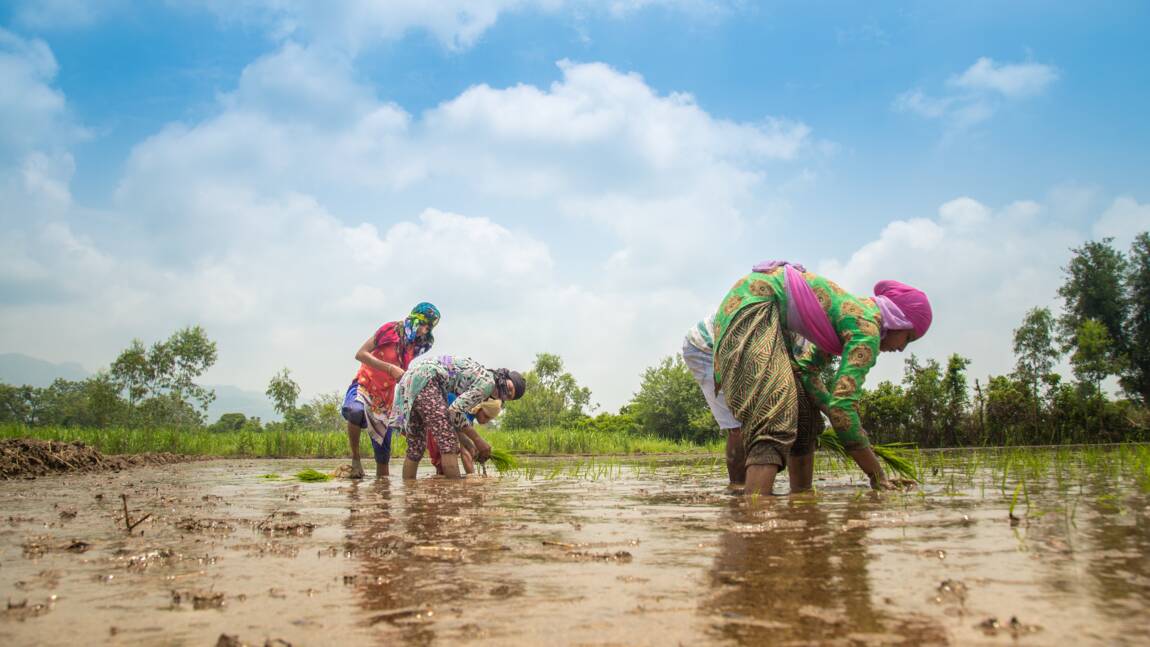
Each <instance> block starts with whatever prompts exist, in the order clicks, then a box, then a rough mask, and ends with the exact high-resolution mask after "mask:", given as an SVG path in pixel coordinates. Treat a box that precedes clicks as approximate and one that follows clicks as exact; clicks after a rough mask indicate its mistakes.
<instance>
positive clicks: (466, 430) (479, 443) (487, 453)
mask: <svg viewBox="0 0 1150 647" xmlns="http://www.w3.org/2000/svg"><path fill="white" fill-rule="evenodd" d="M462 431H463V435H465V436H467V437H468V438H470V439H471V442H473V443H475V450H476V452H477V454H476V456H475V458H476V459H478V460H479V462H481V463H482V462H483V461H485V460H487V459H488V458H490V457H491V445H490V444H489V443H488V442H487V441H486V440H483V437H482V436H480V435H479V433H478V432H476V431H475V427H473V426H471V425H464V426H463V429H462Z"/></svg>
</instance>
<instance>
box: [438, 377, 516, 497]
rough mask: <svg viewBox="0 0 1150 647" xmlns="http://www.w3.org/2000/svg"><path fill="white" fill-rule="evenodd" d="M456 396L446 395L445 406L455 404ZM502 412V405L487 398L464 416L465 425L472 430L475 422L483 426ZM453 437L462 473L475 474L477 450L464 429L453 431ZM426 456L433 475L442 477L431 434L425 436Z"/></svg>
mask: <svg viewBox="0 0 1150 647" xmlns="http://www.w3.org/2000/svg"><path fill="white" fill-rule="evenodd" d="M456 397H457V396H456V395H455V394H454V393H448V394H447V404H448V405H451V404H452V403H453V402H455V398H456ZM502 410H503V403H502V402H500V401H499V400H496V399H495V398H487V399H486V400H484V401H483V402H480V403H479V404H477V405H475V406H474V407H472V408H471V411H468V412H467V413H466V414H465V415H466V417H467V425H469V426H471V427H472V429H473V430H474V427H475V424H474V423H476V422H478V423H479V424H481V425H485V424H487V423H489V422H491V421H492V420H494V419H495V416H498V415H499V412H500V411H502ZM455 437H456V438H458V439H459V460H460V461H461V462H462V463H463V471H465V472H467V473H468V474H474V473H475V456H476V454H477V453H478V450H477V449H476V447H475V443H474V442H472V440H471V438H469V437H468V436H467V432H466V428H460V429H457V430H456V431H455ZM427 455H428V456H429V457H430V458H431V464H432V465H434V466H435V473H436V474H439V475H441V476H442V475H443V460H442V459H441V458H440V455H439V445H437V444H435V436H433V435H432V434H430V433H429V434H428V435H427Z"/></svg>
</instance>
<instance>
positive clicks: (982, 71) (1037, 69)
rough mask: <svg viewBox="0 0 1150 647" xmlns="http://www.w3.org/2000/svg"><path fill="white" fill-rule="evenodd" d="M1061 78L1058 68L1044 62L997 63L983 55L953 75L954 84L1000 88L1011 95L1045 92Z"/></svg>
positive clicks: (952, 81)
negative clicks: (958, 73)
mask: <svg viewBox="0 0 1150 647" xmlns="http://www.w3.org/2000/svg"><path fill="white" fill-rule="evenodd" d="M1056 80H1058V70H1057V68H1055V67H1053V66H1051V65H1043V64H1042V63H1003V64H1001V65H1000V64H996V63H995V62H994V61H993V60H992V59H989V58H986V57H982V58H980V59H978V60H977V61H975V63H974V65H971V66H970V67H969V68H967V69H966V71H965V72H963V73H962V74H960V75H959V76H956V77H954V78H952V79H950V81H949V83H950V85H953V86H955V87H958V88H963V89H966V90H972V91H976V92H982V91H989V92H997V93H999V94H1001V95H1003V96H1005V97H1009V98H1021V97H1029V96H1034V95H1036V94H1040V93H1042V91H1043V90H1045V89H1046V88H1047V87H1048V86H1049V85H1050V84H1051V83H1054V82H1055V81H1056Z"/></svg>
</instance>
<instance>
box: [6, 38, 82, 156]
mask: <svg viewBox="0 0 1150 647" xmlns="http://www.w3.org/2000/svg"><path fill="white" fill-rule="evenodd" d="M57 72H59V65H57V63H56V57H55V56H53V55H52V50H51V49H49V47H48V45H47V44H46V43H44V41H42V40H39V39H35V38H24V37H22V36H19V35H17V34H14V33H12V32H10V31H7V30H5V29H3V28H0V87H3V88H4V92H2V93H0V156H3V157H9V158H10V157H11V156H17V157H18V156H20V155H23V154H26V153H27V152H28V151H30V150H33V149H37V148H46V147H52V148H55V147H58V146H60V145H63V144H67V143H71V142H72V141H73V140H74V139H75V138H76V137H77V136H79V135H80V134H82V131H81V130H80V129H79V128H78V127H77V126H76V125H75V124H73V123H72V121H71V119H70V118H69V116H68V110H67V104H66V102H65V100H64V95H63V93H61V92H60V91H59V90H57V89H56V88H55V87H53V83H54V82H55V79H56V74H57ZM5 161H10V159H9V160H5Z"/></svg>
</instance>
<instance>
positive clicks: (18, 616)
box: [3, 595, 56, 622]
mask: <svg viewBox="0 0 1150 647" xmlns="http://www.w3.org/2000/svg"><path fill="white" fill-rule="evenodd" d="M55 602H56V596H55V595H52V596H49V597H48V600H47V601H46V602H44V603H37V604H28V600H21V601H19V602H13V601H11V600H9V601H8V607H7V608H6V609H4V614H3V615H4V619H5V620H8V619H11V620H20V621H21V622H23V621H24V620H27V619H28V618H35V617H37V616H42V615H44V614H45V613H48V612H49V611H51V610H52V604H53V603H55Z"/></svg>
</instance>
